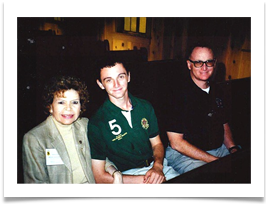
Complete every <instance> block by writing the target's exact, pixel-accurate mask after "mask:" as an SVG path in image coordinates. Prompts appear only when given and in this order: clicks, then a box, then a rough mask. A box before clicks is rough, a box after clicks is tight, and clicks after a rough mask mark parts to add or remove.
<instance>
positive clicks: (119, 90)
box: [97, 63, 130, 102]
mask: <svg viewBox="0 0 268 204" xmlns="http://www.w3.org/2000/svg"><path fill="white" fill-rule="evenodd" d="M100 79H101V82H100V81H99V80H97V84H98V85H99V87H100V88H101V89H105V90H106V92H107V93H108V96H109V99H110V100H111V101H112V102H113V101H115V100H117V99H121V98H124V97H125V96H127V93H128V91H127V87H128V82H129V81H130V74H127V71H126V69H125V68H124V66H123V65H122V64H121V63H116V64H115V66H113V67H107V68H102V69H101V71H100Z"/></svg>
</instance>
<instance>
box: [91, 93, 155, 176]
mask: <svg viewBox="0 0 268 204" xmlns="http://www.w3.org/2000/svg"><path fill="white" fill-rule="evenodd" d="M129 97H130V99H131V103H132V108H133V109H132V110H131V120H132V127H130V125H129V123H128V121H127V119H126V118H125V116H124V115H123V114H122V112H121V111H122V110H121V109H120V108H119V107H117V106H115V105H114V104H113V103H112V102H111V101H110V100H108V99H107V100H106V101H105V102H104V104H103V105H102V106H101V107H100V108H99V110H98V111H97V112H96V114H95V115H94V116H93V117H92V118H91V119H90V122H89V126H88V138H89V143H90V148H91V156H92V159H98V160H105V159H106V157H108V158H109V159H110V160H111V161H112V162H114V164H115V165H116V166H117V168H118V169H119V170H120V171H124V170H128V169H132V168H136V167H138V166H140V165H141V164H143V162H144V160H146V159H148V158H150V157H152V156H153V151H152V147H151V143H150V140H149V139H150V138H153V137H155V136H157V135H158V134H159V128H158V123H157V119H156V116H155V112H154V109H153V107H152V106H151V104H150V103H149V102H147V101H145V100H143V99H139V98H136V97H134V96H132V95H131V94H129Z"/></svg>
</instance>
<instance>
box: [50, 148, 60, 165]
mask: <svg viewBox="0 0 268 204" xmlns="http://www.w3.org/2000/svg"><path fill="white" fill-rule="evenodd" d="M61 164H63V161H62V160H61V158H60V155H59V153H58V152H57V150H56V149H46V165H61Z"/></svg>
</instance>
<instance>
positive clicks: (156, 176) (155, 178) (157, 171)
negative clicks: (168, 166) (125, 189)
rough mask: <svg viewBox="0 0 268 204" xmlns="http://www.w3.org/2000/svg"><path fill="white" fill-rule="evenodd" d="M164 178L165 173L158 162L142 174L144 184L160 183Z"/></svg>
mask: <svg viewBox="0 0 268 204" xmlns="http://www.w3.org/2000/svg"><path fill="white" fill-rule="evenodd" d="M165 180H166V178H165V175H164V173H163V166H162V167H161V165H160V164H158V166H157V165H154V166H153V167H152V168H151V169H150V170H149V171H147V173H146V174H145V176H144V181H143V183H146V184H160V183H163V182H164V181H165Z"/></svg>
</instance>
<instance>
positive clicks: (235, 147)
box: [228, 145, 241, 153]
mask: <svg viewBox="0 0 268 204" xmlns="http://www.w3.org/2000/svg"><path fill="white" fill-rule="evenodd" d="M233 149H236V150H237V151H238V150H240V149H241V146H240V145H235V146H232V147H230V148H229V149H228V150H229V152H230V153H232V150H233Z"/></svg>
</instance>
